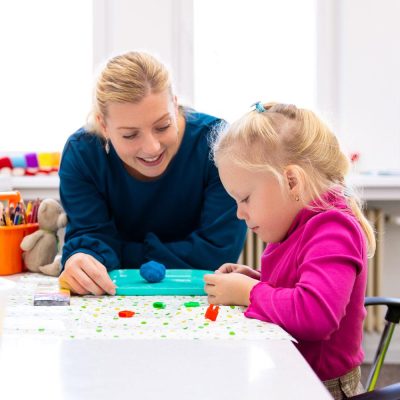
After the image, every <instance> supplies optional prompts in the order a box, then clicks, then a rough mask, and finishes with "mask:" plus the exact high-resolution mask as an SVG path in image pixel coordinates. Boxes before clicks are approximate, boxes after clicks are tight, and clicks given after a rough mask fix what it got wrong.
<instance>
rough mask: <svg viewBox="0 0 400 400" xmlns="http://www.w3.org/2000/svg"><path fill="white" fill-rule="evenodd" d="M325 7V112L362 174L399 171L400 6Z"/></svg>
mask: <svg viewBox="0 0 400 400" xmlns="http://www.w3.org/2000/svg"><path fill="white" fill-rule="evenodd" d="M321 4H322V5H320V8H321V14H320V15H321V16H322V17H323V18H322V19H321V21H320V34H321V37H322V40H321V41H320V64H319V66H320V71H319V73H320V76H319V78H320V79H319V82H318V84H319V88H320V92H319V93H320V100H321V102H320V107H321V108H322V110H323V111H324V112H326V113H327V114H330V115H332V117H333V118H332V119H333V122H334V126H335V128H336V129H337V132H338V134H339V136H340V137H341V139H342V142H343V143H344V144H345V146H346V147H347V149H348V150H349V151H359V152H360V153H361V159H360V166H359V167H360V169H361V170H387V169H396V170H400V79H399V71H400V41H399V38H400V24H399V20H400V2H399V1H398V0H341V1H336V0H321ZM324 60H325V61H324ZM325 68H326V70H325ZM321 78H322V79H321Z"/></svg>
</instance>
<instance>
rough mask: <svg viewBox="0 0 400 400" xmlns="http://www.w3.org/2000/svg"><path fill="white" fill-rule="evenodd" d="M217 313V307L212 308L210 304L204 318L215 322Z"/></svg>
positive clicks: (212, 305)
mask: <svg viewBox="0 0 400 400" xmlns="http://www.w3.org/2000/svg"><path fill="white" fill-rule="evenodd" d="M218 311H219V306H214V304H210V305H209V306H208V308H207V311H206V314H205V315H204V316H205V317H206V318H207V319H209V320H211V321H215V320H216V319H217V316H218Z"/></svg>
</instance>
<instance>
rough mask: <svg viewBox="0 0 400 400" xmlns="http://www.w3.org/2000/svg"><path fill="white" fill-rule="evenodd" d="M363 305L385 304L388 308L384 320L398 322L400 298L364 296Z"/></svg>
mask: <svg viewBox="0 0 400 400" xmlns="http://www.w3.org/2000/svg"><path fill="white" fill-rule="evenodd" d="M364 304H365V306H386V307H387V308H388V310H387V313H386V316H385V319H386V321H390V322H393V323H395V324H398V323H399V321H400V298H396V297H366V298H365V301H364Z"/></svg>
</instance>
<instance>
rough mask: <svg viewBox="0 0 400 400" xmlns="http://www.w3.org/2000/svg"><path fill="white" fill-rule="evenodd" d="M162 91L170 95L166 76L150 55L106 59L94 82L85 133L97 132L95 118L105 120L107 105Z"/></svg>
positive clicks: (136, 100)
mask: <svg viewBox="0 0 400 400" xmlns="http://www.w3.org/2000/svg"><path fill="white" fill-rule="evenodd" d="M165 90H168V91H169V92H170V94H171V96H172V83H171V78H170V74H169V72H168V70H167V68H166V67H165V66H164V65H163V64H162V63H161V62H160V61H158V60H157V59H156V58H154V57H153V56H151V55H149V54H146V53H142V52H128V53H125V54H121V55H119V56H116V57H114V58H112V59H110V60H109V61H108V62H107V64H106V66H105V67H104V69H103V70H102V71H101V73H100V75H99V77H98V79H97V83H96V86H95V90H94V96H93V107H92V111H91V113H90V115H89V118H88V123H87V130H89V131H91V132H100V127H99V126H98V122H97V116H101V117H102V118H103V119H105V118H106V117H107V106H108V104H110V103H138V102H140V101H141V100H142V99H143V98H144V97H145V96H146V95H148V94H150V93H161V92H163V91H165Z"/></svg>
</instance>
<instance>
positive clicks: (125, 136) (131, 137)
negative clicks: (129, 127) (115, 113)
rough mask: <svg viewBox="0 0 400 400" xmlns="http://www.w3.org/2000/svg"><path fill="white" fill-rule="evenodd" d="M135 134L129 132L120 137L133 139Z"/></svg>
mask: <svg viewBox="0 0 400 400" xmlns="http://www.w3.org/2000/svg"><path fill="white" fill-rule="evenodd" d="M137 135H138V134H137V133H130V134H127V135H123V136H122V137H123V138H124V139H134V138H135V137H136V136H137Z"/></svg>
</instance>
